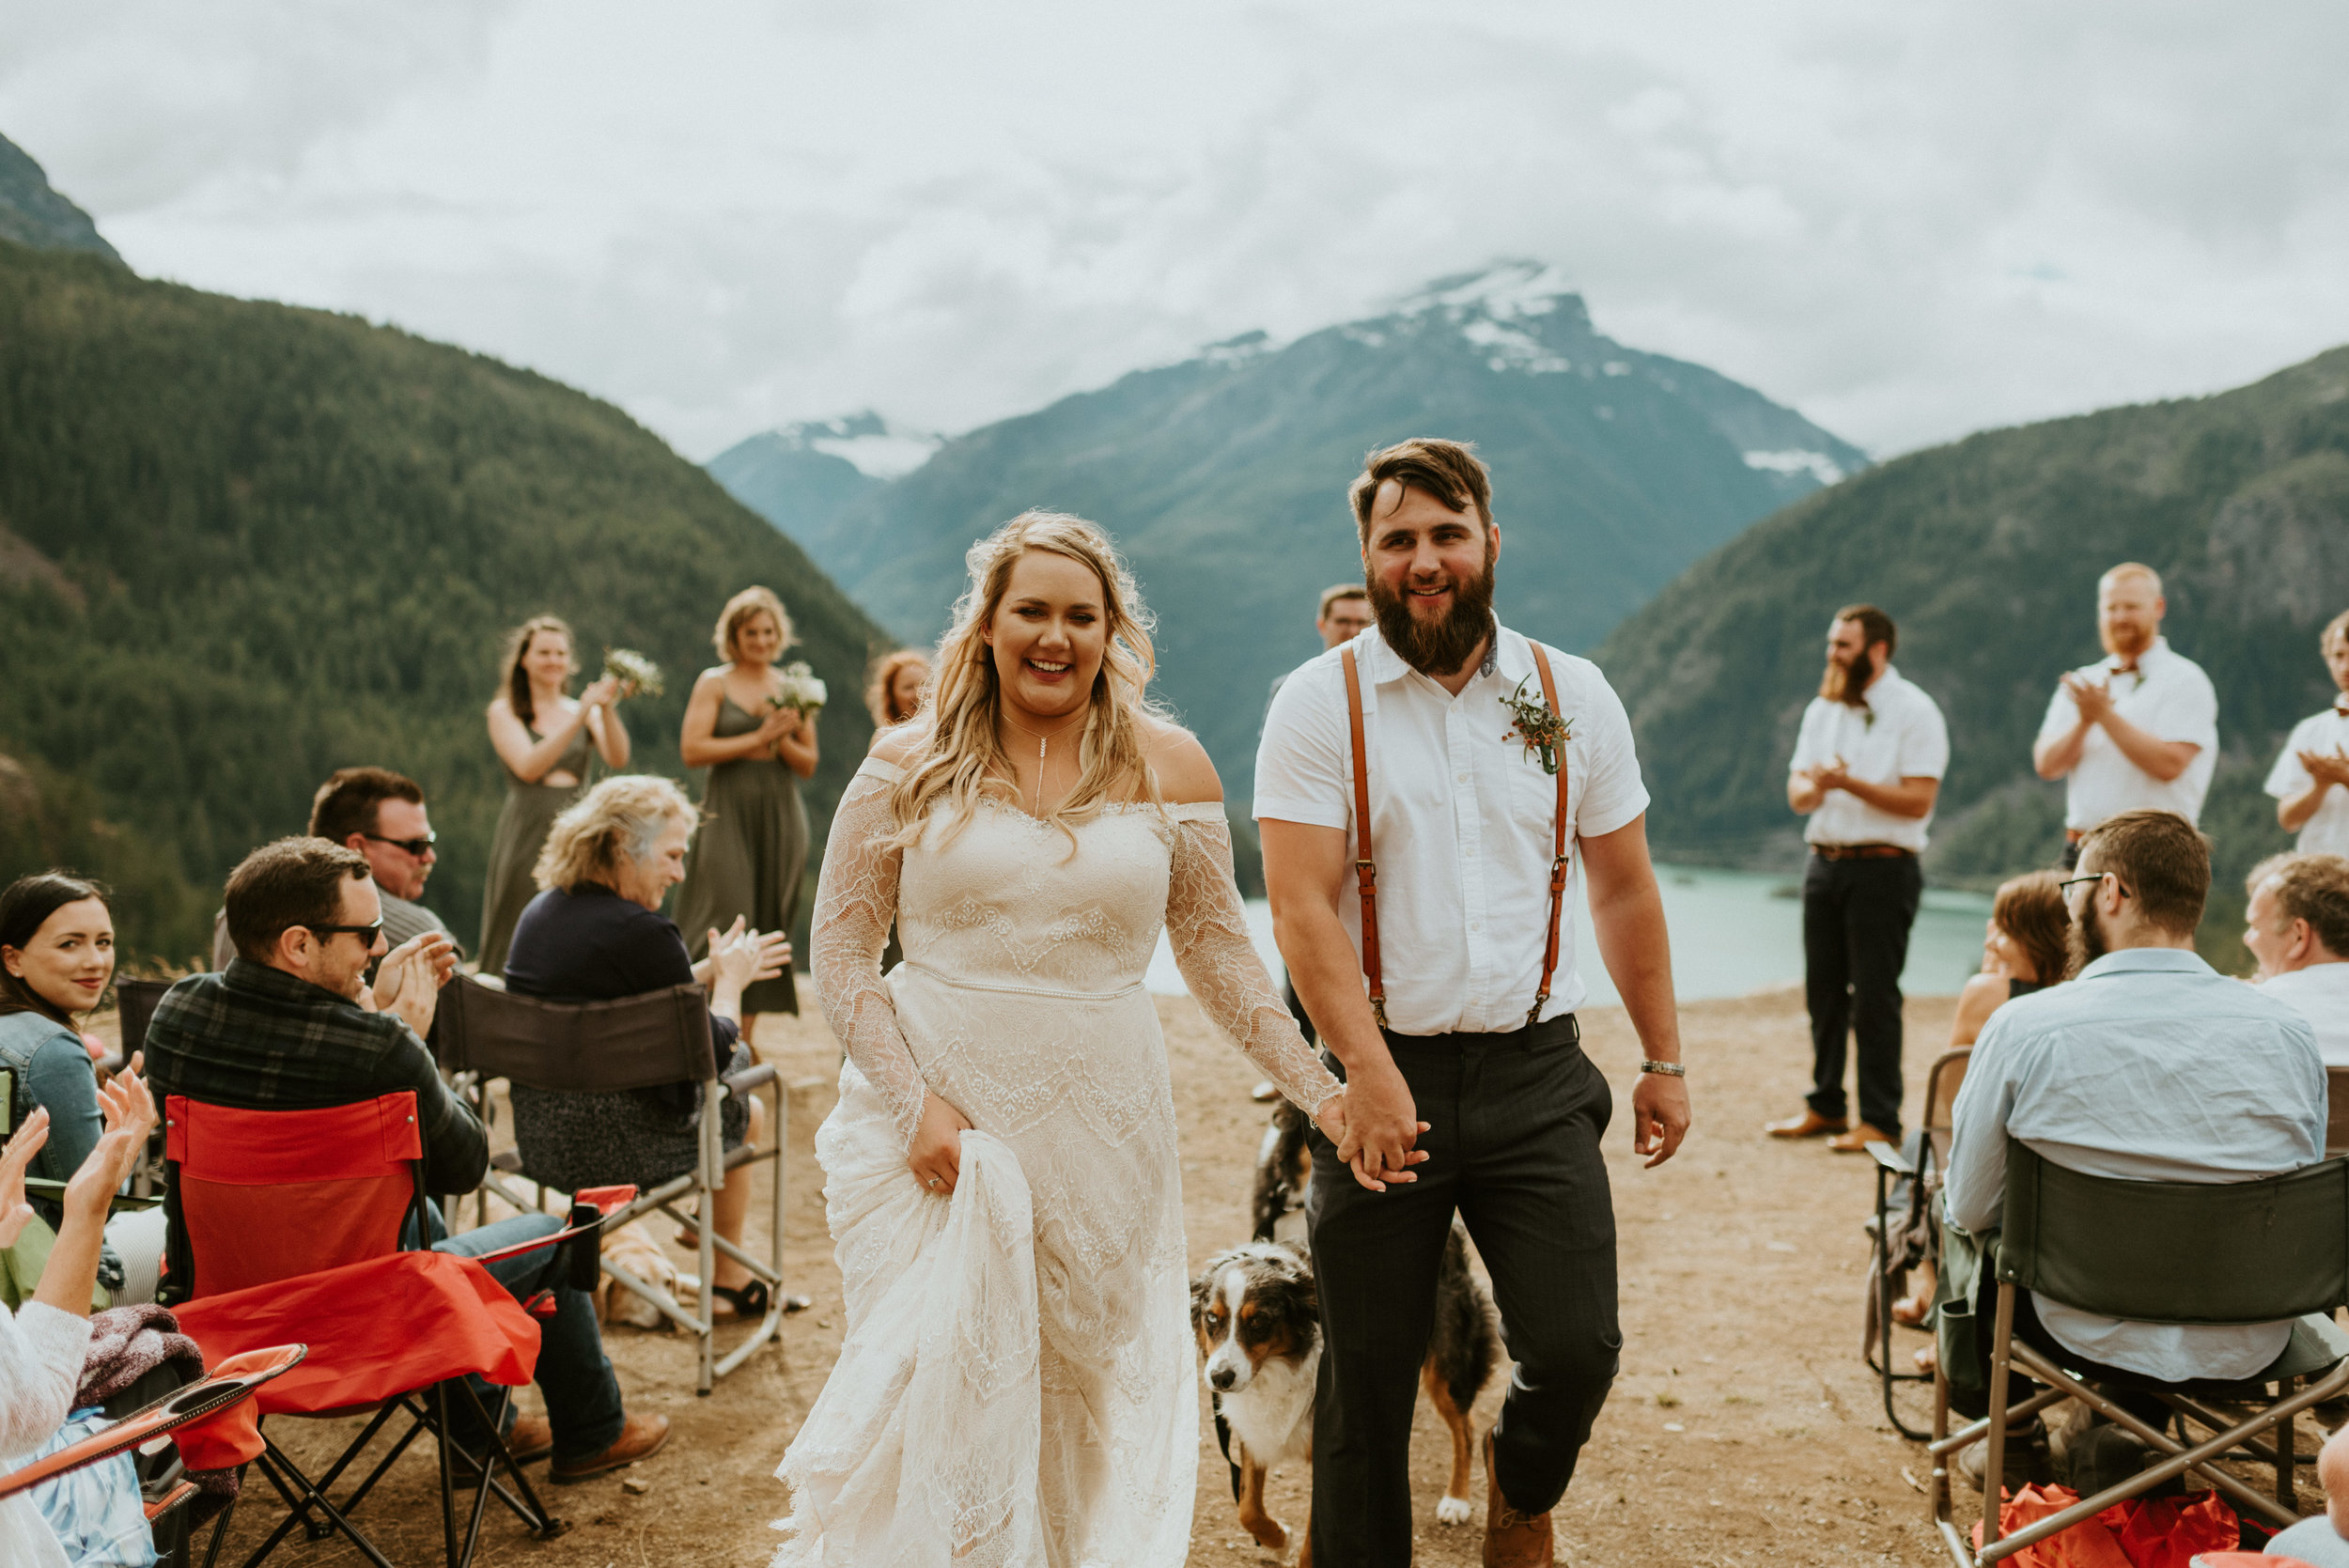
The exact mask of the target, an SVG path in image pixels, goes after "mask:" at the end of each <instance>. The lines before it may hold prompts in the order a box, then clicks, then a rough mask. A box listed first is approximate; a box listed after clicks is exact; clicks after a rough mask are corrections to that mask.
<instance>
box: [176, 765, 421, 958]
mask: <svg viewBox="0 0 2349 1568" xmlns="http://www.w3.org/2000/svg"><path fill="white" fill-rule="evenodd" d="M309 833H310V836H311V837H312V838H322V839H325V840H326V841H327V842H328V843H330V844H339V845H341V846H343V847H344V848H346V849H356V850H357V851H358V852H359V853H360V854H362V855H365V856H366V858H367V874H368V875H369V876H371V877H374V878H375V893H376V897H377V898H378V899H380V900H381V902H382V905H383V939H384V940H385V941H387V942H389V943H390V944H391V945H392V946H394V947H397V946H399V945H400V944H401V943H403V942H405V941H407V940H408V939H410V938H411V937H421V936H424V935H426V934H427V933H430V934H432V935H435V936H440V937H445V938H447V939H448V940H449V942H450V944H451V945H452V946H454V945H457V939H456V938H455V937H454V936H453V935H451V934H450V932H449V928H448V926H447V924H445V923H444V922H443V921H442V919H441V917H440V916H439V915H436V914H434V913H433V912H432V911H431V910H429V909H428V908H425V907H424V906H423V905H422V904H419V903H417V902H416V900H418V899H420V898H422V897H423V896H424V884H425V881H426V879H427V878H428V877H430V876H431V875H432V867H433V864H434V863H435V862H437V861H439V859H440V856H439V855H438V854H437V853H435V851H434V850H433V847H432V846H433V842H434V840H435V839H436V837H437V836H438V835H436V834H435V833H434V832H433V831H432V819H431V817H430V816H429V815H427V814H426V812H425V809H424V791H423V789H421V788H420V787H418V785H417V784H416V781H415V780H413V779H411V778H408V777H406V776H404V775H402V774H398V773H395V772H393V771H392V770H391V769H390V768H337V769H335V771H334V776H333V777H332V778H329V779H328V780H327V781H326V782H325V783H324V784H320V785H319V792H318V793H317V794H316V795H314V796H312V797H311V798H310V827H309ZM462 953H463V950H462V948H461V947H460V948H459V955H460V956H461V955H462ZM236 955H237V944H236V943H235V942H234V941H232V940H230V939H229V936H228V912H227V911H226V909H224V910H222V911H221V912H220V913H219V914H218V915H216V916H214V917H213V919H212V968H214V969H216V970H225V969H226V968H227V967H228V960H229V959H231V958H233V957H235V956H236Z"/></svg>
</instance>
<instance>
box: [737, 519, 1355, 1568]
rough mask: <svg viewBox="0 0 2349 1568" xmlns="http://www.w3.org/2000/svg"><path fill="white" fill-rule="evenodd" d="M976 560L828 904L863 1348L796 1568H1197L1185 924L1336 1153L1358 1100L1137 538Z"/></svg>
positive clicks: (1203, 988) (824, 964)
mask: <svg viewBox="0 0 2349 1568" xmlns="http://www.w3.org/2000/svg"><path fill="white" fill-rule="evenodd" d="M969 562H970V567H971V585H970V587H969V589H968V591H966V592H965V593H964V595H963V596H962V598H961V599H960V600H959V601H958V602H957V605H956V607H955V610H956V613H955V624H954V629H952V630H951V631H949V632H948V633H947V634H946V636H945V639H944V640H943V642H942V643H941V644H940V648H939V661H938V674H937V675H936V677H935V680H936V684H935V688H934V696H933V701H932V704H931V706H930V709H929V713H928V715H927V716H926V719H925V720H924V721H922V722H917V723H916V724H914V725H911V726H908V727H906V728H901V729H897V730H891V731H886V732H884V733H883V734H882V736H881V737H879V739H878V740H877V741H876V743H875V746H874V749H873V754H872V755H871V756H869V757H867V758H866V759H865V762H864V764H863V767H862V768H859V769H858V771H857V774H856V777H855V778H854V779H853V780H852V781H851V782H850V783H849V785H848V791H847V793H846V794H845V795H844V796H843V797H842V799H841V802H840V809H839V813H838V815H836V816H835V817H834V818H833V820H832V831H831V835H830V844H829V846H828V847H827V849H826V851H825V855H824V869H823V877H822V882H821V884H820V886H819V888H818V891H817V898H816V914H815V928H814V933H813V938H814V939H813V944H812V945H813V955H814V968H815V975H816V983H817V986H818V988H819V989H820V991H821V993H822V996H823V1003H824V1013H825V1016H826V1017H828V1018H829V1019H830V1020H831V1022H832V1028H833V1030H834V1031H835V1032H837V1033H838V1034H839V1036H840V1038H841V1040H842V1042H843V1044H844V1045H845V1046H846V1047H847V1050H848V1060H847V1061H846V1062H845V1063H843V1065H842V1067H841V1069H840V1102H839V1105H838V1107H837V1108H836V1109H835V1110H833V1111H832V1115H831V1116H830V1117H828V1118H827V1119H826V1120H825V1122H824V1125H823V1126H822V1128H821V1129H820V1130H819V1131H818V1132H817V1138H816V1151H817V1158H818V1159H819V1160H820V1161H821V1162H822V1165H823V1168H824V1173H825V1178H826V1182H825V1202H826V1206H827V1210H828V1214H829V1218H830V1221H831V1226H832V1237H833V1239H834V1241H835V1242H836V1244H837V1246H838V1250H839V1259H840V1269H841V1274H842V1276H843V1280H844V1286H845V1289H846V1292H847V1304H848V1337H847V1340H846V1342H845V1343H843V1344H842V1346H841V1351H840V1358H839V1360H838V1362H837V1363H836V1364H835V1365H834V1366H833V1368H832V1375H831V1378H830V1379H829V1381H827V1382H826V1384H825V1386H824V1390H823V1392H822V1393H821V1394H820V1395H819V1396H818V1397H817V1401H816V1405H815V1406H814V1408H813V1409H812V1410H810V1412H809V1414H808V1418H807V1421H806V1422H805V1424H804V1425H802V1426H801V1429H800V1433H799V1435H798V1436H797V1437H795V1438H794V1439H793V1441H792V1443H791V1446H790V1449H789V1452H786V1454H785V1455H784V1460H783V1464H782V1466H781V1467H780V1468H779V1469H778V1470H777V1471H776V1474H777V1475H778V1476H780V1477H781V1478H782V1479H783V1480H784V1481H786V1482H787V1483H789V1484H790V1486H791V1488H792V1512H791V1517H790V1518H789V1519H787V1520H785V1521H781V1522H780V1527H779V1528H781V1529H785V1530H786V1531H787V1532H789V1539H788V1540H787V1541H786V1543H785V1545H783V1546H782V1547H781V1548H780V1549H779V1550H778V1551H777V1552H776V1554H775V1562H776V1563H777V1564H778V1565H781V1564H801V1563H809V1564H812V1563H824V1564H849V1563H854V1564H858V1565H859V1568H895V1565H900V1564H902V1565H906V1568H928V1565H931V1564H937V1565H940V1568H944V1565H945V1564H948V1563H950V1562H967V1563H969V1564H972V1565H973V1568H999V1565H1001V1568H1026V1565H1028V1564H1050V1565H1051V1568H1089V1565H1094V1564H1104V1565H1106V1564H1115V1565H1117V1568H1149V1565H1154V1564H1165V1565H1168V1568H1173V1565H1175V1564H1179V1563H1181V1562H1182V1561H1184V1560H1185V1559H1186V1557H1187V1556H1188V1555H1189V1552H1190V1515H1191V1499H1192V1495H1193V1493H1194V1492H1195V1490H1196V1489H1197V1475H1198V1465H1199V1430H1198V1395H1197V1393H1196V1390H1195V1389H1194V1388H1193V1378H1192V1372H1193V1366H1192V1357H1193V1349H1192V1343H1193V1341H1192V1336H1191V1333H1190V1324H1189V1306H1188V1299H1187V1294H1186V1285H1185V1275H1186V1272H1187V1261H1186V1256H1185V1252H1184V1246H1183V1228H1182V1192H1181V1178H1180V1175H1179V1173H1178V1172H1179V1168H1178V1165H1177V1163H1176V1147H1175V1144H1176V1133H1175V1102H1174V1096H1173V1093H1172V1089H1171V1086H1170V1084H1169V1081H1168V1070H1167V1061H1166V1048H1165V1042H1164V1041H1163V1040H1162V1039H1161V1038H1160V1036H1159V1021H1158V1013H1157V1010H1156V1008H1155V1006H1154V1004H1153V1003H1152V1001H1151V1000H1150V997H1149V995H1148V994H1147V993H1146V992H1145V991H1143V986H1142V976H1143V969H1144V967H1145V966H1146V965H1147V964H1148V963H1149V960H1150V955H1151V952H1152V950H1153V949H1154V948H1155V947H1156V945H1157V942H1158V935H1159V927H1160V926H1161V925H1163V926H1164V927H1165V928H1166V931H1167V934H1168V937H1169V939H1171V942H1172V945H1173V947H1174V951H1175V959H1176V961H1177V962H1178V963H1179V964H1180V966H1181V968H1182V971H1183V976H1184V978H1185V979H1186V980H1187V981H1188V982H1189V983H1190V991H1191V994H1192V996H1194V997H1195V998H1197V999H1198V1001H1199V1003H1200V1005H1201V1006H1202V1007H1203V1008H1204V1009H1206V1013H1207V1014H1208V1016H1209V1017H1212V1018H1214V1019H1215V1020H1216V1022H1217V1023H1218V1024H1220V1025H1221V1027H1222V1028H1223V1029H1224V1030H1226V1031H1227V1032H1230V1034H1231V1035H1232V1036H1233V1037H1234V1038H1235V1039H1237V1041H1238V1042H1239V1046H1240V1048H1241V1049H1242V1050H1243V1051H1245V1052H1247V1054H1248V1055H1249V1057H1250V1058H1251V1059H1252V1061H1254V1062H1255V1063H1257V1064H1258V1065H1259V1066H1260V1067H1261V1068H1262V1070H1263V1071H1264V1072H1265V1073H1266V1074H1267V1075H1268V1076H1269V1077H1270V1078H1271V1079H1273V1080H1274V1081H1275V1082H1276V1083H1278V1084H1279V1085H1280V1087H1281V1089H1282V1090H1283V1093H1285V1094H1287V1095H1288V1097H1289V1098H1290V1099H1292V1100H1293V1101H1295V1102H1296V1103H1297V1104H1298V1105H1299V1106H1300V1107H1302V1108H1303V1109H1304V1110H1307V1111H1308V1112H1310V1113H1312V1114H1313V1115H1314V1117H1315V1120H1316V1121H1317V1122H1318V1123H1319V1124H1320V1126H1321V1127H1322V1128H1323V1130H1324V1131H1325V1132H1327V1133H1328V1134H1329V1135H1330V1138H1331V1139H1332V1140H1333V1141H1336V1140H1338V1139H1340V1137H1341V1134H1342V1132H1343V1128H1344V1115H1345V1110H1344V1099H1343V1096H1342V1085H1340V1084H1339V1082H1338V1081H1337V1079H1335V1078H1333V1077H1332V1076H1331V1075H1330V1072H1329V1070H1328V1069H1327V1068H1326V1067H1324V1066H1323V1065H1322V1063H1321V1062H1320V1060H1319V1058H1317V1057H1316V1056H1315V1054H1314V1053H1313V1051H1312V1050H1311V1049H1309V1048H1307V1047H1306V1045H1305V1043H1304V1041H1303V1040H1302V1039H1301V1038H1300V1037H1299V1033H1298V1031H1297V1027H1296V1025H1295V1023H1294V1022H1293V1021H1292V1020H1291V1018H1290V1017H1289V1013H1288V1009H1287V1008H1286V1007H1285V1006H1284V1005H1283V1002H1282V1000H1281V997H1280V994H1279V993H1278V992H1277V991H1276V990H1274V989H1273V986H1272V982H1271V979H1270V977H1269V975H1268V974H1267V973H1266V971H1265V969H1264V966H1263V964H1262V962H1261V961H1260V960H1259V959H1258V958H1257V956H1256V953H1255V950H1254V948H1253V947H1252V946H1251V945H1250V942H1249V939H1248V929H1247V925H1246V923H1245V920H1244V917H1243V913H1242V908H1241V904H1240V899H1239V894H1238V892H1237V889H1236V888H1235V887H1234V885H1233V881H1232V851H1231V836H1230V830H1229V828H1228V827H1227V826H1226V825H1225V823H1224V818H1223V807H1222V804H1221V798H1222V789H1221V784H1220V783H1219V781H1218V780H1217V778H1216V773H1215V768H1214V766H1213V765H1212V764H1211V763H1209V762H1208V760H1207V755H1206V752H1205V751H1203V750H1202V749H1201V748H1200V745H1199V743H1198V741H1196V740H1195V739H1193V738H1192V737H1191V736H1190V734H1189V733H1188V732H1187V731H1185V730H1183V729H1182V728H1181V727H1179V726H1178V725H1176V724H1175V723H1173V722H1169V721H1168V720H1166V719H1165V718H1163V717H1161V716H1160V715H1159V713H1158V712H1157V711H1156V710H1155V709H1153V708H1152V706H1150V705H1149V703H1148V702H1147V701H1146V699H1145V697H1144V695H1143V687H1144V684H1145V682H1147V680H1148V679H1149V676H1150V673H1151V669H1152V656H1151V649H1150V636H1149V629H1150V620H1149V617H1148V613H1147V612H1146V611H1144V610H1143V606H1142V603H1141V601H1140V599H1139V598H1138V597H1137V596H1136V593H1135V589H1134V582H1133V579H1132V577H1131V576H1130V575H1129V574H1128V572H1127V570H1126V568H1125V567H1124V565H1123V564H1122V563H1121V562H1120V561H1119V560H1118V558H1117V556H1116V554H1115V552H1114V551H1113V550H1112V547H1111V545H1110V542H1109V540H1108V538H1107V537H1106V536H1104V535H1103V534H1102V532H1101V531H1100V530H1099V529H1098V528H1097V527H1096V526H1095V525H1094V524H1092V523H1089V522H1086V521H1083V520H1080V519H1077V518H1072V517H1065V516H1060V515H1057V514H1053V513H1046V512H1029V513H1025V514H1022V515H1021V516H1019V517H1018V518H1015V519H1013V520H1011V521H1010V522H1008V523H1006V524H1004V525H1003V527H1002V528H1001V529H999V530H997V531H996V532H995V533H994V534H993V535H992V536H989V537H988V538H986V539H983V540H981V541H980V542H979V543H978V544H976V545H974V546H972V550H971V552H970V556H969ZM892 920H894V921H895V922H896V924H897V930H898V933H899V936H900V938H901V939H902V940H903V942H904V944H905V954H906V957H905V962H904V963H902V964H901V965H899V966H898V967H897V968H896V969H894V970H892V971H891V972H890V973H889V974H888V975H886V976H884V975H882V973H881V972H880V964H879V959H880V954H881V948H882V943H883V941H884V940H885V939H886V938H887V935H888V932H889V926H890V923H891V921H892Z"/></svg>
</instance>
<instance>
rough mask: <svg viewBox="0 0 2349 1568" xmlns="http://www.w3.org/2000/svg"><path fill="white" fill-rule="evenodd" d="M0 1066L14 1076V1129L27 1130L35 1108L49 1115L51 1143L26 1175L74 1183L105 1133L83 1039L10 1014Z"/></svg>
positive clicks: (2, 1030) (2, 1021)
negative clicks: (26, 1121)
mask: <svg viewBox="0 0 2349 1568" xmlns="http://www.w3.org/2000/svg"><path fill="white" fill-rule="evenodd" d="M0 1063H6V1064H7V1065H8V1067H9V1068H10V1069H11V1070H12V1071H14V1073H15V1074H16V1096H15V1105H14V1106H13V1108H12V1109H13V1110H14V1111H15V1113H16V1114H15V1118H14V1123H13V1124H12V1125H17V1126H21V1125H23V1120H24V1118H25V1117H26V1116H27V1115H29V1114H31V1112H32V1110H33V1108H34V1107H36V1106H45V1107H47V1108H48V1110H49V1141H48V1142H47V1143H45V1144H43V1145H41V1151H40V1153H39V1154H37V1155H35V1156H34V1157H33V1164H32V1168H31V1171H30V1172H28V1173H29V1174H31V1175H35V1176H39V1177H43V1178H45V1179H46V1180H49V1181H54V1182H62V1181H70V1180H71V1179H72V1176H73V1172H76V1171H79V1170H80V1169H81V1168H82V1161H84V1160H85V1159H87V1158H88V1157H89V1152H90V1151H91V1150H92V1149H94V1148H96V1147H97V1146H98V1138H99V1135H100V1134H101V1133H102V1132H104V1131H105V1130H106V1129H105V1123H104V1120H103V1119H102V1118H101V1116H100V1115H99V1112H98V1071H97V1069H96V1068H95V1067H93V1066H92V1065H91V1064H90V1059H89V1052H88V1050H87V1049H86V1048H84V1047H83V1045H82V1037H81V1036H80V1035H79V1034H76V1033H74V1032H73V1031H71V1030H70V1029H68V1028H67V1027H66V1026H65V1025H63V1024H61V1023H59V1022H57V1020H56V1019H54V1018H52V1017H47V1016H46V1015H44V1014H40V1013H32V1012H24V1013H10V1014H8V1016H6V1017H0ZM51 1222H52V1223H53V1224H54V1222H55V1221H54V1219H52V1221H51Z"/></svg>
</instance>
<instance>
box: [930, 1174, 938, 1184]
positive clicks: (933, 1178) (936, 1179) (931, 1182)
mask: <svg viewBox="0 0 2349 1568" xmlns="http://www.w3.org/2000/svg"><path fill="white" fill-rule="evenodd" d="M937 1185H938V1178H937V1177H936V1176H932V1177H931V1178H930V1186H932V1187H936V1186H937Z"/></svg>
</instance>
